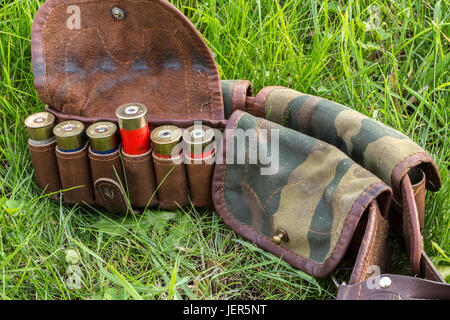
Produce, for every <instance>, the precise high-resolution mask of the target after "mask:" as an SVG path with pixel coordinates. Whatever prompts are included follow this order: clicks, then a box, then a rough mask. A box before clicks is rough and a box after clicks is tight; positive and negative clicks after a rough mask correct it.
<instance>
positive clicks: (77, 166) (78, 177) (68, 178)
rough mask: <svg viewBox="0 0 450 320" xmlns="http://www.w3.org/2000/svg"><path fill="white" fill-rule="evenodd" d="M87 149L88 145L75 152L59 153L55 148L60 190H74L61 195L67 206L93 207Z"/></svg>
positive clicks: (92, 191) (92, 189)
mask: <svg viewBox="0 0 450 320" xmlns="http://www.w3.org/2000/svg"><path fill="white" fill-rule="evenodd" d="M88 149H89V147H88V144H86V145H85V146H84V148H83V149H81V150H79V151H76V152H61V151H60V150H59V149H58V148H56V156H57V159H58V167H59V173H60V177H61V188H62V189H64V190H65V189H70V188H74V189H72V190H68V191H64V193H63V199H64V202H65V203H67V204H72V205H73V204H80V205H82V204H85V203H86V204H88V205H95V201H94V187H93V182H92V176H91V168H90V164H89V156H88Z"/></svg>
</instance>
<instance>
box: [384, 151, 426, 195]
mask: <svg viewBox="0 0 450 320" xmlns="http://www.w3.org/2000/svg"><path fill="white" fill-rule="evenodd" d="M421 153H425V154H427V153H426V152H425V151H419V152H415V153H412V154H410V155H409V156H407V157H406V158H404V159H403V160H401V161H400V162H399V163H397V164H396V165H395V167H394V169H392V172H391V182H394V181H393V180H394V177H393V176H392V175H393V173H394V172H395V171H396V170H397V168H398V167H399V166H400V164H403V162H406V161H407V160H408V159H410V158H411V157H413V156H415V155H417V154H421ZM427 155H428V154H427ZM420 162H421V163H422V162H423V161H420ZM412 167H414V166H411V165H408V166H407V167H406V168H405V169H406V170H407V171H408V169H411V168H412ZM400 183H401V179H399V184H400ZM392 184H393V183H392ZM396 187H397V186H396Z"/></svg>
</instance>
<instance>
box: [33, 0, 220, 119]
mask: <svg viewBox="0 0 450 320" xmlns="http://www.w3.org/2000/svg"><path fill="white" fill-rule="evenodd" d="M69 6H72V7H71V8H69ZM73 6H76V8H78V9H79V13H80V15H79V17H80V20H79V22H80V23H79V28H78V26H76V25H74V24H73V19H74V17H73V14H74V13H73V11H71V10H73V8H74V7H73ZM114 6H117V7H119V8H121V9H122V10H123V11H124V13H125V17H124V19H122V20H118V19H116V18H114V17H113V15H112V13H111V10H112V8H113V7H114ZM68 9H69V13H68ZM70 12H72V13H70ZM70 22H72V24H70ZM68 26H70V28H69V27H68ZM74 26H75V27H74ZM31 47H32V60H33V72H34V78H35V86H36V89H37V91H38V93H39V96H40V98H41V99H42V101H44V102H45V103H47V104H48V105H49V106H50V107H51V108H52V109H54V110H56V111H59V112H61V113H63V114H66V115H74V116H79V117H81V118H83V119H84V118H95V117H102V118H114V114H115V110H116V109H117V108H118V107H119V106H120V105H122V104H126V103H130V102H140V103H143V104H145V105H146V106H147V108H148V111H149V112H148V119H149V120H164V119H168V120H174V119H216V120H221V119H224V109H223V101H222V90H221V85H220V78H219V72H218V69H217V65H216V63H215V61H214V58H213V56H212V53H211V51H210V49H209V48H208V46H207V45H206V43H205V42H204V40H203V39H202V36H201V34H200V33H199V32H198V31H197V30H196V29H195V27H194V26H193V25H192V23H191V22H190V21H189V20H188V19H187V18H186V17H185V16H183V15H182V14H181V13H180V12H179V11H178V10H177V9H176V8H175V7H174V6H172V5H171V4H170V3H168V2H167V1H164V0H142V1H125V0H121V1H109V0H76V1H75V0H48V1H46V2H45V3H44V5H42V6H41V7H40V9H39V11H38V13H37V14H36V17H35V19H34V23H33V28H32V38H31ZM137 89H138V90H137Z"/></svg>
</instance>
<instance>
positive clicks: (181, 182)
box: [153, 153, 189, 210]
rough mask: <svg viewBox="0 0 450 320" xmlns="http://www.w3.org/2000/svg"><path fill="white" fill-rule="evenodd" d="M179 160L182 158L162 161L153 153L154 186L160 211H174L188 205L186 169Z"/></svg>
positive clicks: (162, 159)
mask: <svg viewBox="0 0 450 320" xmlns="http://www.w3.org/2000/svg"><path fill="white" fill-rule="evenodd" d="M181 158H182V156H180V157H179V158H175V159H174V158H169V159H164V158H160V157H158V156H155V154H154V153H153V163H154V165H155V177H156V186H157V189H158V199H159V206H160V208H161V209H164V210H174V209H178V208H182V207H184V206H186V205H188V204H189V199H188V182H187V177H186V168H185V165H184V163H183V162H181ZM174 162H175V163H174ZM180 162H181V163H180Z"/></svg>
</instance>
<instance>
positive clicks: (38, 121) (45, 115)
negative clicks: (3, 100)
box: [25, 112, 55, 141]
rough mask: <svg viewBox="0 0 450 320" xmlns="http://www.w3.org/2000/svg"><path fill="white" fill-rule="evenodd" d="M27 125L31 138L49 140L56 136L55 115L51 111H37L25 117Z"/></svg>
mask: <svg viewBox="0 0 450 320" xmlns="http://www.w3.org/2000/svg"><path fill="white" fill-rule="evenodd" d="M25 126H26V127H27V131H28V137H29V138H30V139H31V140H34V141H45V140H49V139H51V138H53V136H54V135H53V128H54V127H55V116H54V115H53V114H51V113H49V112H39V113H35V114H32V115H31V116H29V117H28V118H26V119H25Z"/></svg>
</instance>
